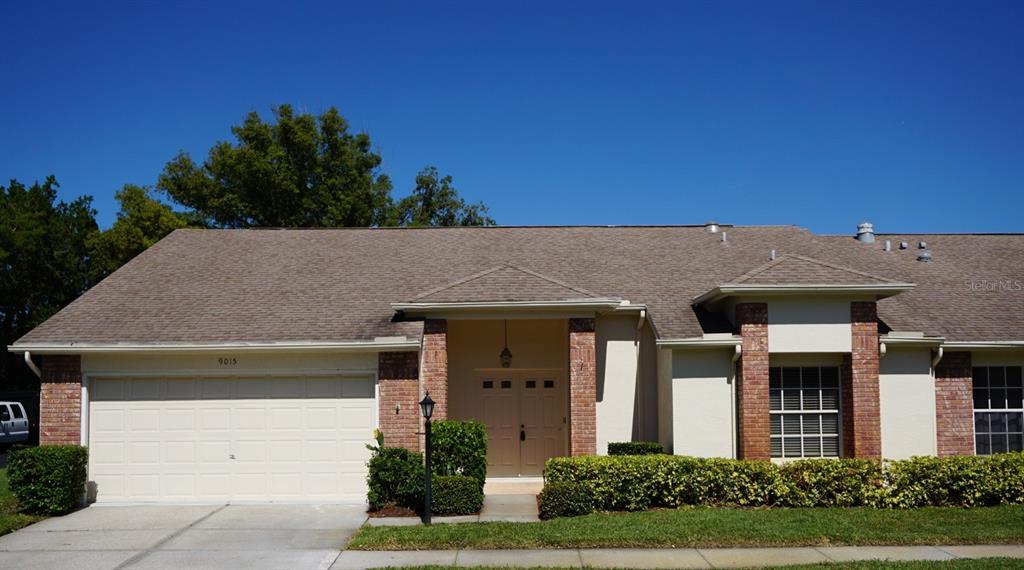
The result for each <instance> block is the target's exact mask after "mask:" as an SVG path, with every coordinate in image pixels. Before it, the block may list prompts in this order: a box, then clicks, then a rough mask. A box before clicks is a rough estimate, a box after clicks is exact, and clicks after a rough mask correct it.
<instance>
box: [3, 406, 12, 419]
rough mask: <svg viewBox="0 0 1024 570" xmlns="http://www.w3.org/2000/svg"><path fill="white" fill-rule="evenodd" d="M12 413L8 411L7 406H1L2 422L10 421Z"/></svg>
mask: <svg viewBox="0 0 1024 570" xmlns="http://www.w3.org/2000/svg"><path fill="white" fill-rule="evenodd" d="M10 419H11V412H8V411H7V406H0V422H6V421H10Z"/></svg>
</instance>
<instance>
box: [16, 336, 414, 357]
mask: <svg viewBox="0 0 1024 570" xmlns="http://www.w3.org/2000/svg"><path fill="white" fill-rule="evenodd" d="M419 347H420V341H419V340H404V339H403V340H398V339H387V340H381V341H362V342H358V341H356V342H321V341H288V342H221V343H139V344H131V343H88V342H78V343H75V342H72V343H60V344H56V343H54V344H46V343H25V344H13V345H10V346H8V347H7V349H8V350H9V351H11V352H25V353H26V354H27V353H29V351H31V352H34V353H39V354H85V353H153V352H159V353H166V352H214V351H224V350H230V351H237V352H309V351H337V352H367V351H371V352H372V351H408V350H419Z"/></svg>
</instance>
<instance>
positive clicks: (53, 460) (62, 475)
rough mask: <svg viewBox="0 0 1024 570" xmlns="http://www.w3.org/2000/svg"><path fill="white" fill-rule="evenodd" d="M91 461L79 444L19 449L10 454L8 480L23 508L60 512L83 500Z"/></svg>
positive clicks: (66, 510)
mask: <svg viewBox="0 0 1024 570" xmlns="http://www.w3.org/2000/svg"><path fill="white" fill-rule="evenodd" d="M88 463H89V453H88V451H87V450H86V449H85V448H84V447H82V446H79V445H52V446H49V445H48V446H45V447H25V448H16V449H13V450H11V452H10V454H8V456H7V480H8V484H9V485H10V489H11V492H12V493H13V494H14V496H15V497H17V499H18V503H19V504H20V505H21V508H22V509H24V510H25V511H27V512H29V513H34V514H43V515H58V514H62V513H66V512H68V511H70V510H71V509H73V508H75V506H77V505H78V504H79V501H80V500H81V499H82V495H83V493H85V478H86V466H87V465H88Z"/></svg>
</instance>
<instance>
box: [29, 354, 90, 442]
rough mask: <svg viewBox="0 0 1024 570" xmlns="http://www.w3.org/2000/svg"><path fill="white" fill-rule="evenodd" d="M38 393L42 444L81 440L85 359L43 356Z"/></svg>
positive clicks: (40, 439)
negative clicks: (83, 366) (83, 364)
mask: <svg viewBox="0 0 1024 570" xmlns="http://www.w3.org/2000/svg"><path fill="white" fill-rule="evenodd" d="M41 371H42V373H43V378H42V380H41V382H40V392H39V445H79V444H81V443H82V358H81V357H80V356H77V355H75V356H64V355H61V356H57V355H54V356H44V357H43V365H42V367H41Z"/></svg>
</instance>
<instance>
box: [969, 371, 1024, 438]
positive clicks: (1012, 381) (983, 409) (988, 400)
mask: <svg viewBox="0 0 1024 570" xmlns="http://www.w3.org/2000/svg"><path fill="white" fill-rule="evenodd" d="M1021 375H1022V374H1021V367H1020V366H980V367H975V368H974V370H973V371H972V378H973V380H974V451H975V453H977V454H978V455H990V454H992V453H1000V452H1003V451H1021V450H1024V417H1022V416H1024V404H1022V402H1021V399H1022V392H1024V385H1022V384H1021Z"/></svg>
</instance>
